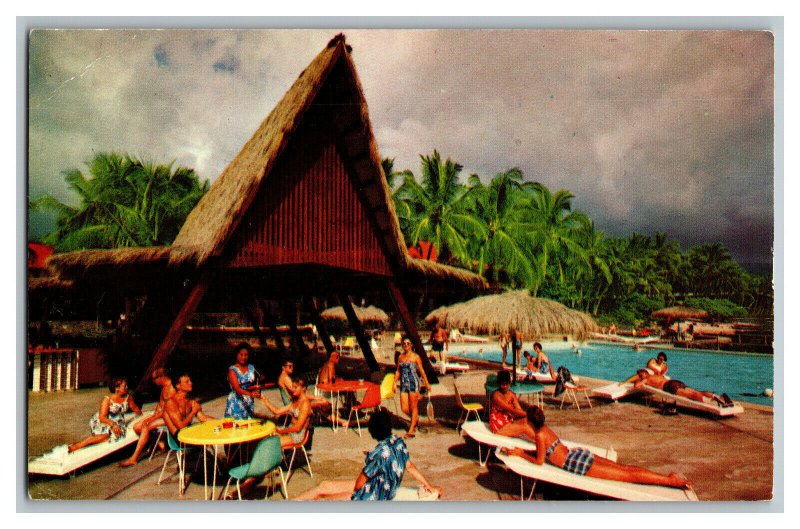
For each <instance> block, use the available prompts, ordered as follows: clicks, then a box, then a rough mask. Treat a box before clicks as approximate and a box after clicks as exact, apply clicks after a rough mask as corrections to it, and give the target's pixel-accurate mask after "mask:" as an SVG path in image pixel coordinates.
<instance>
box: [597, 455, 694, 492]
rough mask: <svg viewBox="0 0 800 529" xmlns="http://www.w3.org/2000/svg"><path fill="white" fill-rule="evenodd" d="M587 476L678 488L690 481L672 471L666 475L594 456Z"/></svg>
mask: <svg viewBox="0 0 800 529" xmlns="http://www.w3.org/2000/svg"><path fill="white" fill-rule="evenodd" d="M586 475H587V476H591V477H594V478H602V479H612V480H614V481H624V482H627V483H644V484H646V485H662V486H665V487H676V488H679V489H684V488H689V487H690V486H691V482H690V481H689V480H687V479H685V478H683V477H681V476H679V475H678V474H676V473H674V472H672V473H671V474H669V475H668V476H665V475H664V474H659V473H657V472H653V471H652V470H647V469H646V468H642V467H636V466H632V465H621V464H619V463H615V462H614V461H610V460H608V459H605V458H603V457H598V456H595V458H594V463H592V466H591V467H589V472H587V473H586Z"/></svg>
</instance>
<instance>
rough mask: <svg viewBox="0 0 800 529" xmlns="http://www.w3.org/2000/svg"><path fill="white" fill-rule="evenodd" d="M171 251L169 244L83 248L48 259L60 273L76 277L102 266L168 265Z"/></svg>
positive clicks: (48, 262)
mask: <svg viewBox="0 0 800 529" xmlns="http://www.w3.org/2000/svg"><path fill="white" fill-rule="evenodd" d="M169 253H170V248H169V247H168V246H155V247H147V248H116V249H113V250H81V251H78V252H68V253H56V254H53V255H51V256H50V258H49V259H48V260H47V264H48V265H49V266H50V267H52V268H55V269H56V271H58V273H59V274H62V275H68V276H72V277H74V276H77V275H81V274H84V273H86V272H89V271H90V270H92V269H95V268H100V267H119V268H125V267H128V266H135V265H147V266H150V265H153V266H159V265H162V266H166V264H167V262H168V259H169Z"/></svg>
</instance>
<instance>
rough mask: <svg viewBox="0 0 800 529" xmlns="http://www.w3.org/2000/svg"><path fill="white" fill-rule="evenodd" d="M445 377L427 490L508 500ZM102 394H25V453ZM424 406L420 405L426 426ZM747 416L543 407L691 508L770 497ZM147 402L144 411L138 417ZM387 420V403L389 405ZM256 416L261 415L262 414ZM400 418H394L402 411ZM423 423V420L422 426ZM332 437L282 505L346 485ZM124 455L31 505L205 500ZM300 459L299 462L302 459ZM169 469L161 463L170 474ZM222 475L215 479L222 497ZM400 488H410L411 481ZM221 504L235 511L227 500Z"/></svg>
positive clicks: (342, 439) (543, 490)
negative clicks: (679, 484)
mask: <svg viewBox="0 0 800 529" xmlns="http://www.w3.org/2000/svg"><path fill="white" fill-rule="evenodd" d="M492 372H494V370H491V369H479V368H477V366H476V368H474V369H473V370H472V371H470V372H468V373H467V374H465V375H461V376H459V377H457V378H456V379H455V383H457V384H458V387H459V390H460V392H461V393H462V396H463V398H464V400H465V401H467V402H482V403H484V405H485V404H486V402H485V398H486V397H485V393H484V389H483V383H484V381H485V377H486V375H487V374H488V373H492ZM581 383H583V384H585V385H588V386H590V387H597V386H599V385H603V384H605V383H607V382H606V381H602V380H594V379H590V378H588V377H581ZM453 384H454V378H453V376H451V375H447V376H445V377H441V378H440V384H438V385H435V386H434V387H433V390H432V397H431V401H432V403H433V405H434V407H435V410H436V418H437V421H436V423H435V424H431V425H426V426H425V431H424V432H422V433H420V434H418V435H417V437H416V438H414V439H410V440H408V447H409V450H410V452H411V457H412V461H414V462H415V464H416V465H417V466H418V467H419V469H420V470H421V471H422V473H423V474H424V475H425V476H426V477H427V478H428V480H429V481H431V482H432V483H434V484H436V485H439V486H441V487H443V489H444V496H443V498H442V499H443V500H447V501H496V500H517V499H518V498H519V479H518V477H517V476H516V475H514V474H512V473H511V472H509V471H508V470H506V469H505V468H504V467H503V465H502V464H501V463H500V462H499V461H498V460H496V459H490V462H489V464H488V465H487V466H486V467H484V468H482V467H480V466H479V465H478V462H477V446H476V445H475V444H474V443H472V442H471V441H470V442H465V441H464V439H463V438H462V437H461V436H460V435H459V434H458V433H457V432H456V429H455V425H456V421H457V420H458V417H459V412H460V410H459V409H458V408H457V407H456V403H455V399H454V396H453V393H454V392H453ZM105 394H106V390H105V389H101V388H98V389H86V390H79V391H75V392H64V393H49V394H36V393H29V394H28V440H27V449H28V454H30V455H38V454H41V453H43V452H45V451H47V450H49V449H50V448H52V447H53V446H55V445H58V444H65V443H70V442H74V441H76V440H79V439H81V438H83V437H84V436H86V435H87V434H88V420H89V417H91V415H92V414H93V413H94V412H95V410H96V408H97V406H98V403H99V402H100V400H101V399H102V397H103V395H105ZM267 396H268V398H270V399H271V400H272V402H280V398H279V396H278V395H277V393H276V392H274V390H271V391H270V392H268V393H267ZM224 402H225V396H224V395H222V396H220V397H217V398H214V399H212V400H209V401H207V402H204V403H203V408H204V410H205V411H206V412H207V413H208V414H210V415H212V416H215V417H221V416H222V412H223V408H224ZM425 403H426V401H425V400H423V401H422V403H421V406H420V411H421V417H422V418H423V419H424V415H425ZM743 406H744V407H745V413H744V414H742V415H740V416H737V417H735V418H730V419H722V420H715V419H711V418H708V417H705V416H700V415H693V414H689V413H683V412H681V413H680V414H679V415H676V416H664V415H661V414H660V413H659V412H658V409H657V408H654V407H648V406H646V405H645V404H644V403H643V402H642V401H638V400H631V401H623V402H618V403H607V402H602V401H598V400H594V408H593V409H587V408H583V409H582V410H581V411H578V410H576V409H575V408H569V409H568V408H566V407H565V408H564V409H563V410H559V409H558V403H557V402H556V401H552V400H550V401H546V406H545V413H546V415H547V421H548V426H550V427H551V428H552V429H553V430H555V431H556V433H558V434H559V435H560V436H563V437H564V438H567V439H570V440H573V441H578V442H580V441H583V442H586V443H589V444H593V445H596V446H613V447H614V449H615V450H616V451H617V453H618V456H619V462H620V463H625V464H632V465H639V466H644V467H646V468H649V469H652V470H654V471H657V472H665V473H666V472H671V471H675V472H679V473H681V474H683V475H685V476H686V477H687V478H688V479H690V480H691V481H692V482H693V483H694V489H695V492H696V493H697V496H698V498H699V499H700V500H706V501H743V500H769V499H771V498H772V486H773V411H772V408H769V407H765V406H760V405H756V404H749V403H743ZM148 407H152V404H150V406H146V409H147V408H148ZM387 407H388V408H389V409H390V411H392V412H394V407H393V405H392V404H387ZM262 411H263V410H262ZM401 415H402V414H401ZM423 424H424V422H423ZM395 427H396V429H395V433H398V434H402V433H403V432H404V430H405V427H404V422H403V421H402V420H400V419H396V420H395ZM362 435H363V437H360V438H359V436H358V434H357V433H356V431H355V430H350V431H347V432H345V431H344V430H342V429H340V430H339V431H338V432H333V431H332V430H331V429H330V428H328V427H324V426H318V427H317V428H316V429H315V434H314V439H313V450H312V456H311V466H312V470H313V474H314V475H313V477H311V476H310V475H309V474H307V473H306V471H305V469H304V468H303V465H301V468H299V469H298V470H297V471H296V472H294V473H293V475H292V477H291V480H290V481H289V485H288V491H289V497H290V499H291V498H292V497H296V496H297V495H298V494H299V493H300V492H302V491H305V490H307V489H309V488H310V487H312V486H314V485H316V484H318V483H319V482H320V481H322V480H323V479H332V478H346V477H352V478H353V479H355V477H356V475H357V474H358V472H359V471H360V469H361V467H362V464H363V458H364V456H363V451H364V450H368V449H370V448H372V447H373V446H374V444H375V443H374V441H373V440H372V439H371V438H370V437H369V434H368V433H367V432H366V431H364V432H363V433H362ZM132 450H133V448H126V449H123V450H121V451H120V452H118V453H116V454H112V455H111V456H108V457H106V458H105V459H103V460H101V461H99V462H97V463H95V464H93V465H91V466H90V467H86V468H84V469H82V470H79V471H78V472H77V473H76V474H75V475H74V476H73V477H63V478H53V477H47V476H29V483H28V485H29V487H28V493H29V497H30V498H33V499H58V500H79V499H84V500H89V499H91V500H100V499H112V500H164V501H184V500H200V499H202V497H203V469H202V462H200V466H199V467H198V468H197V470H196V471H193V472H191V469H192V467H193V466H194V461H193V460H192V459H191V458H190V461H189V469H190V472H191V476H190V484H189V487H188V489H187V491H186V494H185V495H184V496H179V495H178V486H177V480H176V477H174V476H173V475H172V474H174V472H175V471H174V470H173V471H172V473H171V474H170V476H171V477H170V479H168V480H167V481H166V482H165V483H162V485H160V486H158V485H156V481H157V479H158V475H159V473H160V471H161V466H162V463H163V461H164V456H163V455H162V456H158V457H154V458H153V460H152V461H150V462H148V461H147V459H146V458H145V459H144V460H143V461H142V462H140V463H139V464H138V465H137V466H135V467H132V468H118V467H117V466H116V463H117V462H118V461H121V460H122V459H123V458H124V457H127V455H129V454H130V453H131V452H132ZM301 459H302V457H301ZM172 466H173V465H170V467H172ZM226 480H227V476H226V475H224V477H223V474H220V477H218V480H217V483H218V489H217V493H218V494H219V491H220V487H219V485H220V484H221V485H222V486H224V484H225V481H226ZM404 485H406V486H416V483H415V481H414V480H413V478H412V477H411V476H410V475H409V476H407V477H406V479H405V480H404ZM267 492H268V491H266V489H265V488H264V487H262V486H260V487H257V488H256V489H255V491H254V493H253V495H252V498H254V499H263V498H264V496H265V494H266V493H267ZM536 498H537V499H544V500H559V499H564V500H575V499H586V496H585V495H583V494H581V493H579V492H576V491H571V490H569V489H564V488H559V487H554V486H547V485H546V484H540V485H539V486H537V495H536ZM268 499H270V500H281V499H283V497H282V495H281V494H280V492H275V493H273V494H270V495H269V498H268ZM226 505H233V504H232V503H230V502H229V503H228V504H226Z"/></svg>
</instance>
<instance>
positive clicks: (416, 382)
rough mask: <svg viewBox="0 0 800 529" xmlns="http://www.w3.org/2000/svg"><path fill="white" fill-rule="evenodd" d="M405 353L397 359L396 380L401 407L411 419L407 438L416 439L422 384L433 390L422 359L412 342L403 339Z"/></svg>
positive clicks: (406, 338)
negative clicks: (398, 385)
mask: <svg viewBox="0 0 800 529" xmlns="http://www.w3.org/2000/svg"><path fill="white" fill-rule="evenodd" d="M402 343H403V353H402V354H401V355H400V356H399V357H398V358H397V371H395V374H394V378H395V380H397V381H398V382H399V384H400V407H401V408H402V409H403V413H405V414H406V415H408V416H409V417H410V418H411V424H409V426H408V433H407V434H406V435H405V437H406V438H411V437H414V436H415V435H416V434H415V431H416V429H417V422H418V421H419V400H420V389H421V388H422V383H424V387H425V389H426V390H427V391H430V390H431V385H430V383H428V377H427V375H425V369H424V368H423V367H422V359H420V357H419V355H418V354H417V353H415V352H414V349H413V348H412V347H411V345H412V344H411V340H410V339H409V338H408V337H404V338H403V342H402Z"/></svg>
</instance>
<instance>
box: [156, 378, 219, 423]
mask: <svg viewBox="0 0 800 529" xmlns="http://www.w3.org/2000/svg"><path fill="white" fill-rule="evenodd" d="M175 389H176V392H175V395H174V396H173V397H172V398H171V399H169V400H168V401H167V403H166V404H165V406H164V422H165V423H166V424H167V428H169V433H170V434H172V436H173V437H175V438H177V435H178V431H180V430H181V429H182V428H185V427H187V426H189V425H190V424H191V423H192V420H193V419H195V418H197V420H198V421H200V422H206V421H209V420H213V419H214V417H210V416H208V415H206V414H205V413H203V408H202V407H201V406H200V403H199V402H198V401H196V400H190V399H189V398H188V395H189V393H191V391H192V379H191V378H189V375H185V374H184V375H181V376H179V377H178V383H177V384H175Z"/></svg>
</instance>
